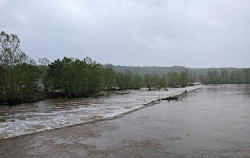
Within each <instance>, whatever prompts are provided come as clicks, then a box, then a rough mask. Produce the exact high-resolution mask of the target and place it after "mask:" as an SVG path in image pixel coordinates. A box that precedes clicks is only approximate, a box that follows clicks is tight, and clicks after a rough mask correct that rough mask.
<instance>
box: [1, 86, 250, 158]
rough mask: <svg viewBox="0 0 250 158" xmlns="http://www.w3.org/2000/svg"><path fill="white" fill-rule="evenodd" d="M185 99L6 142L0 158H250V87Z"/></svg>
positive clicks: (205, 90) (206, 90)
mask: <svg viewBox="0 0 250 158" xmlns="http://www.w3.org/2000/svg"><path fill="white" fill-rule="evenodd" d="M123 97H125V96H123ZM181 98H182V100H180V101H170V102H168V101H160V102H156V103H155V104H154V105H151V106H147V107H145V108H140V109H139V110H137V111H134V112H131V113H127V114H123V115H120V117H118V118H107V120H102V121H94V120H93V122H86V123H82V124H78V125H72V126H66V127H61V128H58V129H51V130H45V131H42V132H36V133H33V134H27V135H22V136H18V137H12V138H9V139H2V140H0V157H1V158H2V157H4V158H5V157H11V158H12V157H100V158H102V157H114V158H116V157H119V158H120V157H148V158H151V157H170V158H171V157H173V158H176V157H177V158H179V157H180V158H182V157H183V158H189V157H190V158H193V157H197V158H200V157H211V158H216V157H218V158H234V157H235V158H250V85H209V86H203V87H201V88H199V89H196V90H193V91H191V92H188V93H184V94H182V95H181ZM126 106H129V105H126ZM0 128H1V127H0Z"/></svg>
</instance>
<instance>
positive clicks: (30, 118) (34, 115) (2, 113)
mask: <svg viewBox="0 0 250 158" xmlns="http://www.w3.org/2000/svg"><path fill="white" fill-rule="evenodd" d="M197 88H199V86H194V87H186V88H176V89H175V88H172V89H171V88H170V89H169V91H165V90H161V91H147V90H130V91H128V92H129V94H123V95H121V94H119V93H120V92H117V93H116V92H114V93H111V95H110V96H109V97H100V98H80V99H70V100H63V99H61V100H58V99H57V100H46V101H39V102H36V103H32V104H30V103H28V104H21V105H18V106H11V107H9V106H1V105H0V139H5V138H10V137H14V136H20V135H24V134H30V133H35V132H39V131H44V130H49V129H55V128H60V127H64V126H69V125H75V124H80V123H84V122H89V121H93V120H97V119H107V118H112V117H115V116H117V115H120V114H123V113H126V112H129V111H132V110H136V109H138V108H142V107H145V106H147V105H148V104H149V103H151V102H152V101H155V100H158V99H161V98H165V97H168V96H172V95H178V94H181V93H183V92H184V91H185V90H187V91H191V90H194V89H197Z"/></svg>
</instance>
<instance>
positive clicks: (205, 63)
mask: <svg viewBox="0 0 250 158" xmlns="http://www.w3.org/2000/svg"><path fill="white" fill-rule="evenodd" d="M0 30H4V31H6V32H7V33H15V34H17V35H18V36H19V38H20V39H21V48H22V50H23V51H24V52H25V53H26V54H28V55H29V56H30V57H32V58H35V59H38V58H39V57H46V58H48V59H50V60H54V59H56V58H62V57H64V56H67V57H74V58H80V59H83V58H84V57H86V56H89V57H91V58H93V59H94V60H96V61H97V62H100V63H102V64H105V63H110V64H114V65H131V66H173V65H180V66H186V67H250V1H249V0H74V1H73V0H0Z"/></svg>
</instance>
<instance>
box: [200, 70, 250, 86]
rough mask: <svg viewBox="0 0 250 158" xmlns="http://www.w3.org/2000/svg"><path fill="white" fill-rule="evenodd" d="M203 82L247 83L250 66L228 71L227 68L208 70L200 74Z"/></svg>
mask: <svg viewBox="0 0 250 158" xmlns="http://www.w3.org/2000/svg"><path fill="white" fill-rule="evenodd" d="M200 81H201V83H203V84H249V83H250V68H247V69H241V70H235V71H231V72H228V71H227V70H220V71H217V70H210V71H208V73H207V74H206V75H200Z"/></svg>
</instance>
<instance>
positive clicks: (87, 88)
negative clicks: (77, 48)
mask: <svg viewBox="0 0 250 158" xmlns="http://www.w3.org/2000/svg"><path fill="white" fill-rule="evenodd" d="M195 81H201V82H202V83H205V84H209V83H250V69H235V68H222V69H215V68H214V69H190V68H185V67H169V68H164V67H123V66H112V65H101V64H99V63H96V62H95V61H93V60H92V59H91V58H89V57H86V58H84V59H83V60H80V59H74V58H67V57H64V58H63V59H57V60H55V61H53V62H50V61H49V60H48V59H46V58H40V59H39V60H38V61H35V60H33V59H31V58H29V57H28V56H27V55H26V54H25V53H24V52H23V51H22V50H21V49H20V40H19V38H18V37H17V35H14V34H10V35H9V34H7V33H5V32H4V31H2V32H1V34H0V105H1V104H10V105H12V104H20V103H23V102H34V101H38V100H41V99H44V98H56V97H68V98H75V97H89V96H94V97H97V96H99V95H100V94H101V92H105V94H106V95H108V91H112V90H127V89H139V88H142V87H147V88H149V89H161V88H165V89H166V88H167V87H185V86H188V85H192V84H193V83H194V82H195ZM102 94H104V93H102Z"/></svg>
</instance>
